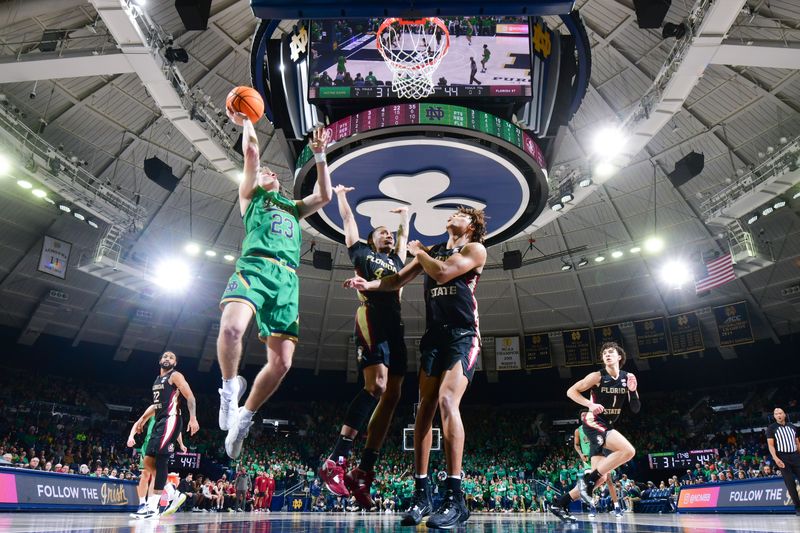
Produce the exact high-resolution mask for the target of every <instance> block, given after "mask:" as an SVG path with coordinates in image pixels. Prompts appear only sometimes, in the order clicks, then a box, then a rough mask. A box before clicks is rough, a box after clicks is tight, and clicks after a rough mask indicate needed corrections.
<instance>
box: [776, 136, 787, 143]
mask: <svg viewBox="0 0 800 533" xmlns="http://www.w3.org/2000/svg"><path fill="white" fill-rule="evenodd" d="M788 141H789V140H788V139H787V138H786V137H781V138H780V139H778V142H780V143H781V144H786V143H787V142H788Z"/></svg>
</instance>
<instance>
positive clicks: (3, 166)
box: [0, 154, 11, 176]
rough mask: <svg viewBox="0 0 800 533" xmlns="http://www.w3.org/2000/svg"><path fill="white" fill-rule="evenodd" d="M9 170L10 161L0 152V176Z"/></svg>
mask: <svg viewBox="0 0 800 533" xmlns="http://www.w3.org/2000/svg"><path fill="white" fill-rule="evenodd" d="M9 172H11V161H10V160H9V159H8V157H6V156H5V155H3V154H0V176H5V175H6V174H8V173H9Z"/></svg>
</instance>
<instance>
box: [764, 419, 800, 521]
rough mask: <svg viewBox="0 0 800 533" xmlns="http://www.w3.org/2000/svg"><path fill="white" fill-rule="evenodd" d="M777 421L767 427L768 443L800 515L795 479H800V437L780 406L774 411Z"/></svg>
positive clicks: (799, 499)
mask: <svg viewBox="0 0 800 533" xmlns="http://www.w3.org/2000/svg"><path fill="white" fill-rule="evenodd" d="M772 416H774V417H775V423H774V424H770V425H769V427H768V428H767V445H768V446H769V453H770V454H772V459H773V460H774V461H775V464H776V465H777V466H778V468H780V469H781V474H782V475H783V482H784V483H786V490H788V491H789V496H791V497H792V501H793V502H794V509H795V512H796V513H797V514H798V515H800V498H798V497H797V486H796V485H795V479H798V480H800V453H798V450H800V437H798V436H797V429H796V428H795V427H794V426H793V425H792V424H789V423H787V421H786V413H785V412H784V410H783V409H781V408H780V407H776V408H775V410H774V411H773V412H772Z"/></svg>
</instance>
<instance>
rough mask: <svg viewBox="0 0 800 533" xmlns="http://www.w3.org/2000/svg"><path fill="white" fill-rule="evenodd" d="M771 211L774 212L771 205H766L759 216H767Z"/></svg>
mask: <svg viewBox="0 0 800 533" xmlns="http://www.w3.org/2000/svg"><path fill="white" fill-rule="evenodd" d="M773 211H775V209H773V208H772V206H771V205H768V206H767V207H765V208H764V210H763V211H761V214H762V215H763V216H767V215H771V214H772V212H773Z"/></svg>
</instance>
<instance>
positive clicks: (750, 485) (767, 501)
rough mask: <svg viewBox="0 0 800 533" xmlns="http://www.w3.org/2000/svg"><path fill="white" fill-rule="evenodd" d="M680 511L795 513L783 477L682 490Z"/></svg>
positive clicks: (737, 481)
mask: <svg viewBox="0 0 800 533" xmlns="http://www.w3.org/2000/svg"><path fill="white" fill-rule="evenodd" d="M678 512H679V513H719V512H723V513H763V512H770V513H794V504H793V503H792V498H791V496H789V494H788V492H787V491H786V485H785V484H784V483H783V478H781V477H767V478H755V479H743V480H735V481H728V482H725V483H704V484H702V485H692V486H691V487H687V488H684V489H681V492H680V494H679V495H678Z"/></svg>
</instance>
